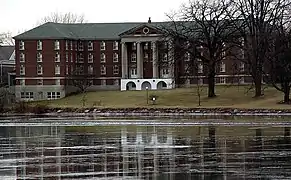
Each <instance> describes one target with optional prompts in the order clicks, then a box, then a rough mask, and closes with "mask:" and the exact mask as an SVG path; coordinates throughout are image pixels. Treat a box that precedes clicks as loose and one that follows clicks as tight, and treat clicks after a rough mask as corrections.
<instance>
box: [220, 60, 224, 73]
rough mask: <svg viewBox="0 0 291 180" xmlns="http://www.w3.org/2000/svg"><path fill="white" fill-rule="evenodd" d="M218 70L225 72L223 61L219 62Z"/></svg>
mask: <svg viewBox="0 0 291 180" xmlns="http://www.w3.org/2000/svg"><path fill="white" fill-rule="evenodd" d="M220 72H225V63H224V62H221V63H220Z"/></svg>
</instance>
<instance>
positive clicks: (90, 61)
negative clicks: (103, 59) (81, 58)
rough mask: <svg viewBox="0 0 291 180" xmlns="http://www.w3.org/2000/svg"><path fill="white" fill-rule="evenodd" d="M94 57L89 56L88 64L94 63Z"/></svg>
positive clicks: (90, 54)
mask: <svg viewBox="0 0 291 180" xmlns="http://www.w3.org/2000/svg"><path fill="white" fill-rule="evenodd" d="M93 59H94V55H93V54H92V53H89V54H88V63H93Z"/></svg>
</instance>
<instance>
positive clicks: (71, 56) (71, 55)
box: [70, 53, 73, 62]
mask: <svg viewBox="0 0 291 180" xmlns="http://www.w3.org/2000/svg"><path fill="white" fill-rule="evenodd" d="M70 59H71V62H73V53H71V54H70Z"/></svg>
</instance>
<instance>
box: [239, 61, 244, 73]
mask: <svg viewBox="0 0 291 180" xmlns="http://www.w3.org/2000/svg"><path fill="white" fill-rule="evenodd" d="M239 71H240V72H244V71H245V64H244V63H243V62H241V63H240V64H239Z"/></svg>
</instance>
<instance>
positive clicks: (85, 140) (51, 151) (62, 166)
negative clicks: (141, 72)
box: [0, 117, 291, 180]
mask: <svg viewBox="0 0 291 180" xmlns="http://www.w3.org/2000/svg"><path fill="white" fill-rule="evenodd" d="M289 119H290V120H291V118H289ZM289 119H288V118H287V119H286V118H285V119H284V120H283V119H275V120H274V119H273V120H272V119H268V118H262V119H260V120H257V119H256V120H255V118H254V119H252V118H248V120H242V121H236V120H235V121H232V120H230V119H228V120H226V119H206V120H205V119H204V120H201V119H199V118H198V119H164V120H155V119H140V120H132V119H131V120H130V119H128V120H126V119H113V120H106V119H94V118H93V117H86V118H85V117H66V118H64V117H61V118H60V117H59V118H57V117H56V118H47V117H33V118H23V117H14V118H5V117H4V118H0V180H8V179H9V180H10V179H11V180H14V179H19V180H24V179H25V180H32V179H33V180H42V179H52V180H54V179H64V180H65V179H66V180H67V179H80V180H81V179H92V180H93V179H108V180H119V179H120V180H121V179H133V180H139V179H153V180H175V179H176V180H190V179H191V180H192V179H194V180H196V179H197V180H226V179H227V180H232V179H233V180H240V179H270V180H271V179H272V180H273V179H278V180H279V179H280V180H282V179H291V178H290V177H291V142H290V141H291V138H290V128H291V124H290V123H289ZM1 122H2V123H1ZM40 122H42V123H40ZM290 122H291V121H290Z"/></svg>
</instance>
